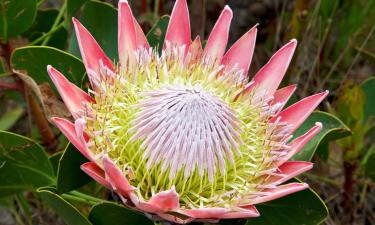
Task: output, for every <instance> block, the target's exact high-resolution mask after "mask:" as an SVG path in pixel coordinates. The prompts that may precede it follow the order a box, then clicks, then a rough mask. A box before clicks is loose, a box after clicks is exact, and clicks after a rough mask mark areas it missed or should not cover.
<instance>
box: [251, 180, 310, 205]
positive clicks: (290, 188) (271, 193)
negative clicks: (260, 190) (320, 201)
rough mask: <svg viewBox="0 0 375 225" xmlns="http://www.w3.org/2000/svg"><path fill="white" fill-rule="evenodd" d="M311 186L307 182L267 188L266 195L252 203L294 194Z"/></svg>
mask: <svg viewBox="0 0 375 225" xmlns="http://www.w3.org/2000/svg"><path fill="white" fill-rule="evenodd" d="M308 187H309V185H308V184H306V183H289V184H284V185H280V186H278V187H276V188H274V189H269V190H265V191H264V192H266V193H267V195H266V196H262V197H258V198H255V199H254V200H253V201H252V202H251V204H254V205H255V204H259V203H263V202H268V201H272V200H275V199H278V198H281V197H284V196H286V195H289V194H293V193H295V192H298V191H303V190H305V189H307V188H308Z"/></svg>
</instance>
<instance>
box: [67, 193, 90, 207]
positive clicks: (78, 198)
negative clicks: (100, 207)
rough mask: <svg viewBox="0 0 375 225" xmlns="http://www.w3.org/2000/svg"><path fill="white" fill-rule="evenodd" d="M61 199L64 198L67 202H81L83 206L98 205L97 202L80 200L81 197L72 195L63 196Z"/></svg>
mask: <svg viewBox="0 0 375 225" xmlns="http://www.w3.org/2000/svg"><path fill="white" fill-rule="evenodd" d="M61 197H63V198H64V199H67V200H71V201H75V202H79V203H83V204H90V205H96V204H97V202H93V201H91V200H87V199H84V198H80V197H77V196H75V195H71V194H62V195H61Z"/></svg>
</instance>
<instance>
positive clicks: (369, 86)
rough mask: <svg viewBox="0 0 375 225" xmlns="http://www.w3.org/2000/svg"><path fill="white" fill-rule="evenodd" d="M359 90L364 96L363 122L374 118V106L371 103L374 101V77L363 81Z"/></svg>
mask: <svg viewBox="0 0 375 225" xmlns="http://www.w3.org/2000/svg"><path fill="white" fill-rule="evenodd" d="M361 88H362V90H363V92H364V93H365V95H366V100H365V106H364V107H365V110H364V111H365V112H364V114H365V120H364V121H367V119H369V118H371V117H372V118H375V104H374V103H373V102H374V99H375V77H371V78H369V79H367V80H366V81H364V82H363V83H362V84H361Z"/></svg>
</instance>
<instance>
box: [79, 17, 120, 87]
mask: <svg viewBox="0 0 375 225" xmlns="http://www.w3.org/2000/svg"><path fill="white" fill-rule="evenodd" d="M72 20H73V24H74V28H75V32H76V36H77V41H78V46H79V49H80V52H81V56H82V59H83V63H84V64H85V67H86V71H90V70H93V71H94V72H95V73H96V74H97V75H99V74H100V62H102V63H103V65H104V66H106V67H107V68H108V69H109V70H111V71H114V66H113V64H112V61H111V60H110V59H109V58H108V57H107V56H106V54H105V53H104V51H103V49H102V48H101V47H100V46H99V44H98V42H97V41H96V40H95V39H94V37H93V36H92V35H91V34H90V32H89V31H88V30H87V29H86V28H85V27H84V26H83V25H82V24H81V23H80V22H79V21H78V20H77V19H76V18H74V17H73V18H72ZM90 81H91V80H90ZM91 85H94V84H93V82H91ZM93 88H94V89H95V88H96V87H93Z"/></svg>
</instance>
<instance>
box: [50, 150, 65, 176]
mask: <svg viewBox="0 0 375 225" xmlns="http://www.w3.org/2000/svg"><path fill="white" fill-rule="evenodd" d="M63 153H64V152H63V151H60V152H56V153H55V154H53V155H51V156H50V157H49V161H50V162H51V165H52V167H53V172H54V174H55V175H56V176H57V170H58V169H59V162H60V159H61V156H62V155H63Z"/></svg>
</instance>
